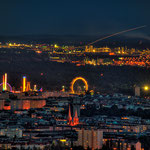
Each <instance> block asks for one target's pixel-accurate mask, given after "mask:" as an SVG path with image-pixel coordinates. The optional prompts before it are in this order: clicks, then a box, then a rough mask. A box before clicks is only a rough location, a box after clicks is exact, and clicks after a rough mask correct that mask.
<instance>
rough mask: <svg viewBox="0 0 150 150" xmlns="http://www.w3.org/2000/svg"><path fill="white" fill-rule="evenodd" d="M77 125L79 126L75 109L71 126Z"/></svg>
mask: <svg viewBox="0 0 150 150" xmlns="http://www.w3.org/2000/svg"><path fill="white" fill-rule="evenodd" d="M77 124H79V118H78V114H77V109H76V111H75V116H74V118H73V125H77Z"/></svg>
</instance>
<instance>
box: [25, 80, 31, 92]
mask: <svg viewBox="0 0 150 150" xmlns="http://www.w3.org/2000/svg"><path fill="white" fill-rule="evenodd" d="M30 90H31V85H30V82H27V90H26V91H30Z"/></svg>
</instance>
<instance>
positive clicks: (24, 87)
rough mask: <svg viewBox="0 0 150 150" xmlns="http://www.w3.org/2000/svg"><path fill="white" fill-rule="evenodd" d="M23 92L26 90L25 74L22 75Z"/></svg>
mask: <svg viewBox="0 0 150 150" xmlns="http://www.w3.org/2000/svg"><path fill="white" fill-rule="evenodd" d="M22 91H23V92H26V76H23V88H22Z"/></svg>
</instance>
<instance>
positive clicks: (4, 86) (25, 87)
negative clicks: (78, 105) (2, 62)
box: [0, 73, 89, 94]
mask: <svg viewBox="0 0 150 150" xmlns="http://www.w3.org/2000/svg"><path fill="white" fill-rule="evenodd" d="M79 81H80V82H82V88H81V85H80V86H78V87H80V89H79V88H76V83H78V82H79ZM83 84H84V85H83ZM88 88H89V86H88V82H87V81H86V80H85V79H84V78H83V77H76V78H74V79H73V80H72V82H71V86H70V93H71V94H83V93H85V92H86V91H88ZM0 91H8V92H15V91H14V90H13V89H12V87H11V85H10V84H9V83H8V82H7V73H5V74H4V75H3V82H2V83H1V84H0ZM29 91H40V92H42V88H41V89H40V90H38V89H37V86H36V85H34V88H33V90H32V89H31V85H30V82H28V81H27V78H26V76H23V80H22V90H21V91H20V92H29ZM62 91H63V92H64V91H65V90H64V86H63V90H62Z"/></svg>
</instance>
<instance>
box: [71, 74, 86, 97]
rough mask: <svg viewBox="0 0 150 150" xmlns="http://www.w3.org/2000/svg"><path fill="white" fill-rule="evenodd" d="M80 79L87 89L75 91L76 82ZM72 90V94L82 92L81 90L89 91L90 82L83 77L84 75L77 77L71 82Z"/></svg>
mask: <svg viewBox="0 0 150 150" xmlns="http://www.w3.org/2000/svg"><path fill="white" fill-rule="evenodd" d="M78 80H81V81H82V82H83V83H84V85H85V86H84V88H85V90H84V91H80V92H79V91H75V87H74V86H75V83H76V82H77V81H78ZM70 90H71V93H72V94H81V92H85V91H88V82H87V81H86V80H85V79H84V78H83V77H76V78H74V79H73V80H72V82H71V86H70Z"/></svg>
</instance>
